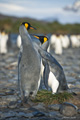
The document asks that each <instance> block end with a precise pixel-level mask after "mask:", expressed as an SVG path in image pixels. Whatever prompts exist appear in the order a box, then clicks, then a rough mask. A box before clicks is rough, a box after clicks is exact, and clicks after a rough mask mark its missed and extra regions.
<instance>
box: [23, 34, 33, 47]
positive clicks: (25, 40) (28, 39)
mask: <svg viewBox="0 0 80 120" xmlns="http://www.w3.org/2000/svg"><path fill="white" fill-rule="evenodd" d="M22 44H23V45H32V40H31V37H30V35H29V34H28V32H27V34H24V35H23V37H22Z"/></svg>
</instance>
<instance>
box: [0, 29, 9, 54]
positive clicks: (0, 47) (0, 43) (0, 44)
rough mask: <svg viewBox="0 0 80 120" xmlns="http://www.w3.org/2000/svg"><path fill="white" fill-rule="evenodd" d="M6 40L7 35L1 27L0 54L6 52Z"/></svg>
mask: <svg viewBox="0 0 80 120" xmlns="http://www.w3.org/2000/svg"><path fill="white" fill-rule="evenodd" d="M7 41H8V35H7V34H6V33H5V30H4V29H2V30H1V34H0V53H1V54H6V53H7V52H8V50H7Z"/></svg>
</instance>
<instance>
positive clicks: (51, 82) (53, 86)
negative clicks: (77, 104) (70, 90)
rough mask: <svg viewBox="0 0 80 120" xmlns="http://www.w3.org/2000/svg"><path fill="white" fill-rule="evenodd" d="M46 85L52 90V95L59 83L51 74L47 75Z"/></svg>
mask: <svg viewBox="0 0 80 120" xmlns="http://www.w3.org/2000/svg"><path fill="white" fill-rule="evenodd" d="M48 85H49V87H50V88H51V89H52V93H53V94H55V93H56V92H57V89H58V87H59V81H58V80H57V79H56V77H55V76H54V74H53V73H52V72H50V73H49V79H48Z"/></svg>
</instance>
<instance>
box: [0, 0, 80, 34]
mask: <svg viewBox="0 0 80 120" xmlns="http://www.w3.org/2000/svg"><path fill="white" fill-rule="evenodd" d="M23 21H28V22H30V23H31V24H32V25H33V26H35V27H36V28H37V31H36V33H53V32H58V33H68V34H70V33H80V0H59V1H57V0H49V1H48V0H23V1H22V0H14V1H13V0H0V29H2V28H3V27H4V29H5V30H6V32H13V33H18V28H19V25H20V23H21V22H23Z"/></svg>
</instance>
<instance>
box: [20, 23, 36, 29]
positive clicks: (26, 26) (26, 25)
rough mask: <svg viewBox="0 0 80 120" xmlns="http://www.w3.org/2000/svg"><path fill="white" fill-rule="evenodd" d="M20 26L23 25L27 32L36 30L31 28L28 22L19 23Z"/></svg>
mask: <svg viewBox="0 0 80 120" xmlns="http://www.w3.org/2000/svg"><path fill="white" fill-rule="evenodd" d="M21 25H24V26H25V28H26V29H27V30H29V29H35V30H36V28H34V27H32V26H31V25H30V23H28V22H23V23H21Z"/></svg>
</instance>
